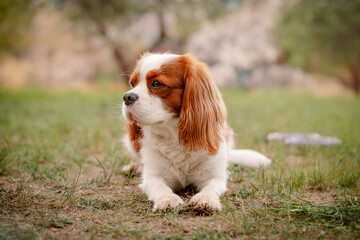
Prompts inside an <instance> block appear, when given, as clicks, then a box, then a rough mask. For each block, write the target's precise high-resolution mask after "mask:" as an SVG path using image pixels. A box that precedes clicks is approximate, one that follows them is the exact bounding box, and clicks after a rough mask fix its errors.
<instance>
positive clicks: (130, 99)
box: [124, 93, 139, 106]
mask: <svg viewBox="0 0 360 240" xmlns="http://www.w3.org/2000/svg"><path fill="white" fill-rule="evenodd" d="M138 99H139V96H138V95H136V94H135V93H126V94H125V95H124V102H125V104H126V106H130V105H131V104H133V103H134V102H136V100H138Z"/></svg>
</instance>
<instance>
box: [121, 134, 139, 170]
mask: <svg viewBox="0 0 360 240" xmlns="http://www.w3.org/2000/svg"><path fill="white" fill-rule="evenodd" d="M122 142H123V146H124V152H125V154H126V155H127V156H129V157H130V159H131V161H130V164H128V165H125V166H124V167H122V168H121V171H122V172H123V173H125V174H126V175H129V174H131V173H139V172H141V170H142V169H143V167H144V166H143V164H142V163H141V161H140V158H141V156H140V153H139V152H136V151H135V149H134V147H133V146H132V145H131V143H130V140H129V134H125V135H124V137H123V138H122Z"/></svg>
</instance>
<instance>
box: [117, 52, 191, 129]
mask: <svg viewBox="0 0 360 240" xmlns="http://www.w3.org/2000/svg"><path fill="white" fill-rule="evenodd" d="M184 70H185V68H184V63H183V58H182V57H181V56H179V55H174V54H151V55H150V54H149V55H145V56H143V57H142V58H141V59H140V61H139V62H138V64H137V66H136V68H135V70H134V72H133V73H132V75H131V78H130V85H131V86H132V89H131V90H130V91H128V92H127V93H126V94H125V95H124V103H123V115H124V117H125V118H126V120H127V121H129V122H134V123H137V124H138V125H139V126H146V125H153V124H158V123H166V122H167V121H169V120H171V119H173V118H176V117H179V114H180V110H181V105H182V97H183V92H184Z"/></svg>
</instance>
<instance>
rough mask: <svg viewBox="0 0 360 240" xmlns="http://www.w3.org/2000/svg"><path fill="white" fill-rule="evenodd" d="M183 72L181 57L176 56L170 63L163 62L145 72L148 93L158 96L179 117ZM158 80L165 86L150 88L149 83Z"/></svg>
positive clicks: (183, 66) (183, 84) (183, 85)
mask: <svg viewBox="0 0 360 240" xmlns="http://www.w3.org/2000/svg"><path fill="white" fill-rule="evenodd" d="M184 73H185V65H184V62H183V61H182V58H180V57H179V58H178V59H176V60H174V61H172V62H170V63H167V64H164V65H162V66H161V68H160V69H158V70H152V71H149V72H148V73H147V74H146V83H147V86H148V88H149V89H150V93H151V94H154V95H156V96H158V97H160V98H161V99H162V100H163V102H164V104H165V106H166V107H168V108H169V109H170V111H172V112H173V113H175V114H176V117H179V115H180V110H181V104H182V96H183V92H184V87H185V83H184ZM154 80H158V81H159V82H161V83H162V84H164V85H165V86H164V87H162V88H158V89H155V88H151V83H152V82H153V81H154Z"/></svg>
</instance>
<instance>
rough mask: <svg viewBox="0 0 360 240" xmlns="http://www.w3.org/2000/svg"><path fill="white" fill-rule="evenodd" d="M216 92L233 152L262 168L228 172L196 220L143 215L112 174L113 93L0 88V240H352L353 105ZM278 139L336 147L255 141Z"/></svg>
mask: <svg viewBox="0 0 360 240" xmlns="http://www.w3.org/2000/svg"><path fill="white" fill-rule="evenodd" d="M222 92H223V96H224V100H225V102H226V104H227V107H228V110H229V123H230V125H231V126H232V127H233V129H234V131H235V132H236V137H235V140H236V142H237V146H238V147H240V148H251V149H255V150H258V151H261V152H263V153H265V154H266V155H268V156H269V157H271V158H272V159H273V163H272V165H271V167H270V168H268V169H259V170H252V169H246V168H242V167H232V168H230V169H229V171H230V175H229V176H230V177H229V184H228V188H229V190H228V192H227V193H226V194H225V196H223V197H222V198H221V201H222V204H223V208H224V210H223V211H222V212H221V213H216V214H211V215H202V214H199V213H196V212H194V211H192V209H191V208H189V207H184V208H182V209H179V210H176V211H173V212H169V213H161V214H153V213H152V211H151V209H152V202H151V201H148V200H147V197H146V195H145V194H144V193H142V192H141V191H140V190H139V188H138V187H137V184H139V183H140V178H139V176H135V177H133V178H130V177H129V176H124V175H122V174H121V173H120V168H121V166H122V165H124V164H126V163H128V161H129V159H127V158H126V157H125V156H124V155H123V152H122V147H121V143H120V141H119V140H120V138H121V135H122V133H123V125H124V123H123V121H121V120H120V119H119V118H120V117H119V115H120V114H119V113H120V107H119V106H120V103H121V94H119V93H114V92H110V91H98V92H81V91H60V90H43V89H27V90H18V91H10V90H5V89H3V90H0V112H1V114H0V134H1V138H0V226H2V227H0V238H5V239H11V237H13V236H15V238H17V239H48V238H55V239H63V238H69V239H83V238H85V239H113V238H121V239H232V238H270V239H285V238H291V239H293V238H294V239H297V238H309V239H310V238H311V239H313V238H320V239H324V238H331V239H358V238H360V194H359V187H360V166H359V165H360V122H359V119H360V99H359V98H358V97H354V96H337V97H318V96H315V95H313V94H311V93H307V92H298V91H292V90H266V91H261V92H253V93H251V92H247V91H243V90H239V89H231V90H230V89H224V90H223V91H222ZM278 131H279V132H287V131H298V132H317V133H320V134H322V135H327V136H334V137H338V138H340V139H341V140H342V142H343V144H342V145H340V146H333V147H320V146H303V147H294V146H287V145H284V144H282V143H278V142H272V143H267V142H266V140H265V138H266V135H267V134H268V133H270V132H278ZM192 191H193V190H192V189H187V190H185V192H183V193H182V194H181V196H182V197H183V198H184V199H188V197H187V196H188V195H191V193H192ZM3 226H4V227H3ZM13 238H14V237H13Z"/></svg>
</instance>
